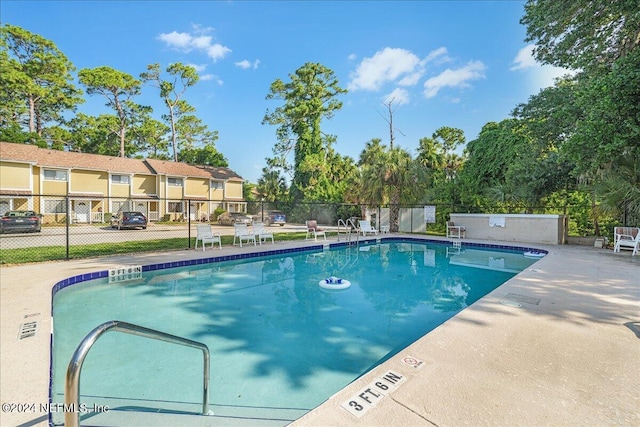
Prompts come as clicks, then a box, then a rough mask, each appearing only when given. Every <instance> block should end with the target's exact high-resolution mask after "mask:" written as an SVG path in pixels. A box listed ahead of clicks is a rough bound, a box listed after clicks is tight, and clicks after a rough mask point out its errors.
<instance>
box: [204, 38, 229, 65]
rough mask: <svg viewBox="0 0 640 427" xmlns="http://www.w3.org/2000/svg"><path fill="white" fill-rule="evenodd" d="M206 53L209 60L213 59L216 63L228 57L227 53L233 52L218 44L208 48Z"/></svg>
mask: <svg viewBox="0 0 640 427" xmlns="http://www.w3.org/2000/svg"><path fill="white" fill-rule="evenodd" d="M206 51H207V55H208V56H209V58H211V59H213V62H216V61H217V60H218V59H222V58H224V57H225V56H227V53H229V52H231V49H229V48H228V47H226V46H222V45H221V44H219V43H216V44H214V45H213V46H209V47H207V49H206Z"/></svg>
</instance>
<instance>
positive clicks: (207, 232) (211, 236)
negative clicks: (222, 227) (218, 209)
mask: <svg viewBox="0 0 640 427" xmlns="http://www.w3.org/2000/svg"><path fill="white" fill-rule="evenodd" d="M198 242H200V243H201V244H202V251H203V252H204V250H205V248H206V246H207V243H211V249H213V245H214V244H215V243H217V244H218V246H219V248H220V250H222V240H221V239H220V233H214V232H213V231H212V230H211V225H209V224H197V225H196V247H195V249H198Z"/></svg>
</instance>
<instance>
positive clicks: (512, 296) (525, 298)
mask: <svg viewBox="0 0 640 427" xmlns="http://www.w3.org/2000/svg"><path fill="white" fill-rule="evenodd" d="M504 297H505V299H509V300H511V301H518V302H524V303H526V304H533V305H538V304H540V299H539V298H531V297H528V296H525V295H520V294H511V293H510V294H507V295H505V296H504Z"/></svg>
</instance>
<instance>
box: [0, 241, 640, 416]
mask: <svg viewBox="0 0 640 427" xmlns="http://www.w3.org/2000/svg"><path fill="white" fill-rule="evenodd" d="M389 239H394V240H397V239H401V240H405V241H411V240H420V241H424V240H432V241H434V242H438V243H442V242H443V241H446V239H430V238H422V237H417V236H390V237H382V240H385V241H388V240H389ZM366 240H370V241H375V240H376V239H366ZM463 242H464V245H470V246H472V245H473V246H475V245H478V246H488V247H503V248H508V249H512V248H514V247H516V246H518V247H521V246H519V244H514V243H510V242H503V243H496V242H474V241H467V240H466V239H465V240H463ZM328 244H329V245H330V246H334V247H335V246H338V245H343V244H341V243H333V244H332V243H328ZM278 246H280V244H278ZM282 246H285V247H288V248H285V249H282V250H281V249H278V250H277V251H282V252H278V253H286V252H288V251H290V249H292V247H293V246H295V248H296V249H294V250H317V249H321V248H323V247H324V244H320V245H319V244H318V243H314V242H302V243H301V242H294V243H292V244H289V245H287V244H283V245H282ZM530 247H543V248H544V249H545V250H547V251H548V252H549V254H550V255H551V256H547V257H545V258H543V259H541V260H539V261H537V262H536V264H535V265H536V266H537V265H538V264H539V263H543V264H549V262H551V266H552V267H553V264H554V258H556V261H555V263H556V264H557V258H558V257H557V255H563V254H564V255H567V254H571V256H572V257H574V258H575V259H577V260H581V261H582V262H581V270H583V271H582V274H583V275H584V277H585V278H587V277H589V276H588V271H589V270H591V271H592V272H594V273H596V275H600V274H602V273H603V272H604V271H606V272H607V274H608V273H609V272H611V276H612V277H614V278H615V281H616V283H617V284H618V286H623V288H624V289H627V288H629V287H630V288H631V289H635V293H634V292H633V291H631V292H630V293H631V295H632V296H633V297H634V298H635V297H637V285H638V284H637V281H636V283H635V285H636V288H633V285H634V283H632V281H633V280H634V279H633V272H634V271H636V270H634V269H637V268H638V263H637V259H629V258H630V257H629V254H626V255H627V256H624V253H623V256H611V255H612V254H611V251H607V252H605V251H603V250H597V249H595V250H594V249H593V248H584V247H582V248H575V247H554V246H546V245H533V244H531V245H528V244H527V245H526V246H525V248H530ZM230 250H231V251H232V252H236V251H246V249H244V248H243V249H238V248H235V249H233V248H230ZM249 250H250V249H249ZM268 251H269V249H268V247H261V248H260V251H258V252H256V253H255V254H250V253H247V252H239V253H238V252H236V253H234V254H230V256H235V257H238V256H239V257H240V258H242V257H244V258H248V257H252V256H262V255H264V254H265V252H268ZM184 253H185V252H182V253H181V252H170V253H162V254H145V255H137V256H135V257H122V256H120V257H106V258H100V259H94V260H77V261H71V262H63V263H45V264H38V265H37V266H35V269H37V270H41V268H40V267H42V268H43V269H46V270H47V271H39V274H36V275H35V276H38V277H37V280H36V281H37V283H33V286H27V288H28V289H27V290H25V293H26V295H25V297H26V299H27V300H26V301H16V300H19V299H20V295H19V294H20V292H18V293H17V294H16V293H15V292H13V291H12V290H11V289H10V288H9V286H10V285H8V284H7V283H5V282H7V281H9V282H10V281H12V280H13V281H17V280H18V279H20V276H24V273H22V272H23V271H28V270H29V268H31V269H34V266H31V267H29V266H18V267H3V268H2V269H1V270H2V271H1V272H0V273H2V277H3V278H4V279H6V280H4V279H3V280H2V299H1V303H2V317H3V319H2V320H3V321H2V344H3V345H2V351H1V352H2V366H3V367H4V369H3V372H4V373H6V371H7V366H11V367H12V368H18V367H20V366H21V365H24V362H25V361H26V360H27V359H38V360H40V362H39V363H38V365H42V362H43V360H42V353H43V352H44V351H43V350H44V348H43V347H42V346H41V344H42V341H43V340H42V335H44V334H40V336H39V337H37V339H33V338H30V340H33V341H28V340H24V341H23V342H18V343H16V342H11V341H13V340H12V339H11V336H13V338H14V339H15V334H14V332H15V322H16V320H18V321H20V320H21V319H20V317H21V316H20V313H13V314H12V313H10V311H12V308H13V309H15V308H16V307H15V303H19V304H20V305H21V306H22V307H23V308H22V311H23V312H24V311H25V310H26V311H29V310H31V311H33V310H42V309H41V308H34V309H31V308H28V306H29V305H31V306H34V305H36V304H33V303H34V302H35V301H34V300H33V299H34V298H35V299H36V300H38V304H37V305H38V306H39V307H42V299H43V291H44V290H46V289H47V287H48V290H49V291H48V292H46V293H45V294H46V295H47V296H48V297H49V298H44V299H46V300H49V301H48V302H49V304H50V302H51V295H52V294H51V292H52V289H53V288H52V287H51V280H52V279H53V280H54V281H55V277H56V275H58V276H59V275H61V274H62V275H64V273H65V272H66V273H67V277H66V279H69V278H71V277H76V278H77V277H80V278H87V277H89V278H95V276H92V274H94V275H95V273H96V268H95V267H96V266H103V267H104V266H117V265H123V264H124V263H126V262H129V263H131V261H132V260H135V262H136V263H142V262H143V261H144V260H145V259H152V260H156V261H157V260H158V259H161V258H168V257H172V258H176V257H180V256H181V254H184ZM575 253H578V254H580V255H579V256H577V257H576V256H575ZM203 256H205V254H200V253H196V252H195V251H188V253H186V256H184V257H185V258H188V259H185V260H183V261H178V262H187V263H195V264H198V263H200V264H202V263H205V260H207V259H210V258H212V257H209V258H203ZM223 256H226V255H223ZM603 256H605V257H606V262H605V263H604V264H603V263H602V262H598V260H599V258H601V257H603ZM213 258H216V257H213ZM636 258H639V257H636ZM585 259H587V260H585ZM140 260H142V261H140ZM194 260H195V261H194ZM123 261H125V262H123ZM544 261H546V262H544ZM599 261H602V260H599ZM151 264H153V263H151ZM155 264H162V265H165V264H167V262H166V261H165V262H164V263H163V262H156V263H155ZM169 264H170V263H169ZM559 264H560V265H555V267H554V268H556V269H558V267H563V268H566V265H563V263H562V262H561V261H560V263H559ZM595 266H599V267H598V268H596V269H595V270H596V271H594V267H595ZM167 268H170V267H167ZM547 268H548V267H547ZM76 270H83V271H82V272H81V273H80V274H77V275H75V276H74V275H69V274H68V273H69V272H71V271H76ZM558 270H559V271H557V273H558V274H559V273H560V270H562V268H559V269H558ZM598 270H599V271H598ZM97 271H107V270H104V269H102V270H99V269H98V270H97ZM12 273H15V274H12ZM47 273H50V274H47ZM532 274H533V275H534V276H535V274H536V272H530V271H527V272H525V273H524V274H523V273H521V274H520V275H518V276H516V277H515V278H514V279H517V280H516V281H515V282H516V283H515V286H516V288H517V287H518V286H520V284H519V282H520V281H522V280H524V281H527V280H531V279H530V278H529V277H528V276H530V275H532ZM635 274H636V276H635V277H636V278H637V273H635ZM520 276H523V277H520ZM514 279H511V280H510V281H509V282H507V284H505V285H502V286H501V287H499V288H498V289H497V290H496V291H494V292H492V293H491V294H489V295H488V296H485V297H484V298H482V299H481V300H479V301H478V302H476V303H475V304H473V305H472V306H471V307H469V308H467V309H465V310H463V311H462V312H461V313H459V314H458V315H457V316H455V317H454V318H452V319H450V320H449V321H448V322H445V324H444V325H442V326H441V327H439V328H437V329H436V330H434V331H432V332H431V333H430V334H427V336H425V337H423V338H422V339H421V340H419V341H418V342H416V343H414V344H413V345H412V346H410V347H408V348H407V349H406V350H405V351H403V352H401V353H402V356H406V353H405V352H407V351H409V352H413V354H412V356H415V357H416V358H421V360H424V361H425V366H427V365H428V366H431V367H433V366H434V365H437V359H434V357H433V356H430V357H427V356H429V352H428V351H426V352H425V351H424V350H421V346H422V345H424V343H423V341H427V342H429V341H433V339H436V338H433V337H436V336H437V337H438V338H437V339H438V340H440V341H442V340H445V341H447V339H446V337H444V338H443V337H441V336H440V335H441V334H442V333H441V332H440V330H441V329H446V330H449V329H451V328H452V326H451V325H452V324H456V328H457V329H459V330H461V329H460V326H461V325H460V323H462V326H464V322H465V321H467V318H473V317H474V316H477V315H478V313H477V311H478V310H477V309H478V307H481V306H484V305H486V304H488V303H489V302H488V301H493V300H495V298H496V296H495V295H493V294H494V293H495V292H497V291H498V290H500V289H502V288H503V287H505V286H507V285H509V284H510V282H511V281H514ZM603 279H606V280H609V279H608V278H606V277H605V278H603ZM63 280H64V279H63ZM77 280H78V279H74V280H73V282H74V283H76V282H77ZM58 282H60V280H58ZM620 283H621V284H622V285H620ZM512 285H514V284H510V285H509V287H510V286H512ZM516 290H517V289H516ZM503 291H504V290H503ZM501 292H502V291H501ZM520 292H521V290H520ZM625 292H629V291H625ZM5 297H7V298H5ZM487 299H488V301H485V300H487ZM624 300H625V301H624V303H623V304H621V306H622V307H619V308H621V309H624V310H622V311H624V312H626V313H627V317H628V318H631V317H633V316H629V315H628V314H629V310H630V309H631V310H633V309H635V310H636V312H635V313H634V314H636V313H637V308H638V307H637V298H636V299H635V300H633V301H632V302H633V304H630V301H627V299H624ZM493 303H495V301H493ZM614 303H618V304H619V302H618V301H614ZM12 305H13V307H12ZM25 307H27V308H25ZM500 308H501V310H504V309H506V310H513V308H510V307H505V308H503V307H500ZM49 309H50V307H49ZM13 311H15V310H13ZM42 311H44V310H42ZM523 311H525V310H523ZM527 311H528V310H527ZM15 314H18V315H17V316H16V315H15ZM31 314H33V313H31ZM38 314H40V315H41V314H42V313H40V312H39V313H38ZM47 314H49V315H50V312H49V313H47ZM480 314H482V313H480ZM28 315H29V314H26V315H23V316H28ZM42 317H44V316H42ZM24 318H26V317H22V319H24ZM632 320H633V319H632ZM41 321H42V323H44V324H46V323H47V322H46V319H43V318H41ZM635 321H638V319H637V318H636V319H635ZM49 322H50V319H49ZM49 326H50V325H49ZM617 326H620V325H617ZM10 328H12V330H13V333H12V331H10V330H9V329H10ZM616 330H617V329H616ZM617 332H618V333H619V331H618V330H617ZM624 332H625V334H623V335H624V337H625V338H627V339H624V340H623V342H625V343H626V342H627V341H629V344H628V345H636V346H637V339H638V338H637V337H636V336H632V337H631V338H628V337H627V335H633V334H632V333H631V332H630V331H629V330H628V329H627V330H626V331H624ZM46 341H49V340H46ZM5 343H6V344H9V345H5ZM36 343H40V345H38V344H36ZM49 345H50V342H46V347H49ZM19 347H23V348H19ZM32 347H33V348H34V349H35V350H33V351H32V350H29V349H30V348H32ZM37 348H40V350H37ZM47 350H49V349H47ZM13 351H15V353H12V354H9V353H8V352H13ZM30 352H31V354H30ZM47 353H49V354H50V351H48V352H47ZM35 356H38V357H35ZM400 356H401V354H400V353H399V354H398V355H397V357H394V358H392V359H390V360H389V361H387V362H385V363H384V364H382V365H380V366H379V367H378V368H376V369H374V370H373V371H371V372H370V373H368V374H366V375H365V376H363V377H362V378H360V379H359V380H356V381H355V382H354V383H353V384H352V385H350V386H349V387H347V388H345V389H344V390H343V391H341V392H339V393H338V394H336V395H334V396H333V397H331V398H330V399H328V400H327V401H326V402H325V403H324V404H323V405H320V407H318V408H317V409H315V410H314V411H312V412H310V413H309V414H307V415H305V416H304V417H302V418H300V419H299V420H297V421H295V422H294V423H293V424H295V425H326V424H331V425H359V424H361V425H364V424H366V425H375V424H376V423H380V424H381V425H382V424H388V421H390V420H391V421H392V420H393V419H394V418H392V419H389V418H388V417H389V416H390V415H389V414H390V413H396V412H398V413H401V414H402V419H404V420H405V421H407V420H411V419H413V420H414V421H416V422H418V423H424V422H425V421H426V420H429V421H430V422H432V421H431V420H432V419H433V420H434V419H436V418H437V417H433V416H429V415H428V414H424V413H423V412H424V409H425V408H424V407H423V408H422V411H421V410H420V405H418V406H415V405H416V399H415V398H414V399H413V401H414V403H410V402H409V400H411V399H410V398H409V399H408V401H406V402H405V401H404V395H405V394H406V392H407V391H408V390H409V389H412V388H413V387H415V386H416V383H418V382H416V381H414V380H413V377H412V376H409V375H408V374H412V375H414V374H416V373H418V374H420V373H423V372H426V371H427V370H426V369H422V370H420V371H415V372H413V371H412V370H409V371H406V374H407V375H408V376H407V378H408V380H407V382H406V384H405V385H403V386H402V387H401V388H399V389H398V390H397V391H396V392H394V393H393V395H391V397H390V398H388V399H385V400H384V401H382V402H381V403H380V404H379V405H376V407H375V408H373V409H371V411H368V412H367V414H365V415H364V416H363V417H361V418H357V417H355V416H353V415H351V414H350V413H348V412H347V411H346V410H345V409H344V408H343V407H341V406H340V405H341V403H344V402H340V399H348V398H349V397H350V396H351V395H352V394H353V390H354V387H355V388H357V387H359V386H361V385H362V384H364V385H366V381H367V380H369V379H370V377H371V375H379V374H380V372H379V369H387V368H388V366H393V369H396V370H397V371H398V372H400V373H401V374H403V375H405V370H403V369H405V368H406V367H405V366H403V365H398V360H397V359H398V357H400ZM629 359H632V358H631V357H630V358H629ZM47 362H49V357H46V358H45V364H47V365H48V363H47ZM426 362H428V363H426ZM400 363H402V361H400ZM629 363H630V361H627V363H626V364H623V366H628V365H629ZM47 368H48V367H47ZM628 368H630V369H635V370H636V372H638V370H637V369H638V367H637V364H635V365H631V366H628ZM37 371H39V372H40V373H42V371H41V369H40V368H38V369H37ZM47 371H48V369H47ZM430 375H431V376H432V377H433V376H434V374H433V372H431V373H430ZM37 376H38V375H37V374H36V375H17V376H16V375H13V376H12V375H2V402H3V403H5V402H10V403H17V402H22V403H28V402H34V403H38V404H39V403H46V397H45V398H44V401H45V402H43V393H42V390H41V389H39V390H34V387H36V388H38V387H37V386H36V384H37V383H40V384H41V383H42V378H39V379H38V380H37V381H33V383H30V382H29V377H37ZM632 378H633V376H632ZM432 379H433V378H432ZM21 380H22V381H21ZM440 380H441V379H440ZM24 381H26V382H27V384H24ZM363 381H364V382H365V383H363ZM47 382H48V379H47ZM11 383H13V385H19V387H15V391H13V392H12V391H11V385H10V384H11ZM638 383H639V381H638V378H633V379H632V380H627V381H626V384H625V385H626V386H627V390H628V391H630V390H634V389H635V390H638V388H639V387H640V386H639V384H638ZM25 391H26V392H25ZM20 393H22V394H20ZM349 393H351V394H349ZM431 394H433V393H431ZM45 395H46V392H45ZM637 395H639V394H636V396H637ZM631 396H633V394H631ZM419 400H420V399H417V401H419ZM436 400H437V399H436ZM605 400H607V401H610V399H605ZM336 402H338V403H336ZM468 403H469V402H467V404H466V406H469V404H468ZM609 403H610V402H609ZM587 406H588V405H587ZM623 406H624V405H623ZM613 407H614V408H616V410H618V412H619V413H621V414H623V416H624V417H625V418H624V419H625V420H628V421H633V422H636V421H637V415H635V414H634V415H633V416H632V414H631V413H629V411H628V408H620V405H613ZM383 408H386V409H383ZM427 412H428V411H427ZM459 412H460V409H459V408H458V410H456V411H453V412H452V413H453V414H455V413H459ZM591 412H593V411H591ZM35 415H39V416H34V414H30V413H21V414H17V413H5V412H3V413H2V414H1V416H2V420H3V422H2V424H3V425H4V421H5V420H6V421H7V423H11V422H12V421H13V422H15V423H16V424H18V423H20V422H22V423H29V424H28V425H39V424H40V423H43V424H42V425H46V423H47V419H48V418H47V419H43V418H42V416H43V414H35ZM440 416H442V417H443V420H442V421H440V422H437V423H436V424H438V425H440V424H443V425H446V424H450V423H451V422H450V421H451V419H452V418H451V416H448V417H447V416H444V415H442V414H440ZM634 416H635V417H636V418H634ZM405 417H406V418H405ZM479 419H480V420H481V421H482V418H479ZM447 420H449V422H447ZM492 420H499V417H498V418H491V419H490V420H487V419H484V422H480V424H485V425H502V423H500V422H498V423H492V422H491V421H492ZM596 420H597V421H600V422H602V421H603V420H605V421H606V422H605V423H609V422H611V419H610V418H604V419H603V418H601V417H600V418H596ZM519 421H520V424H519V425H531V424H532V423H531V422H529V421H531V418H529V419H528V421H527V418H526V417H525V418H522V419H519ZM548 421H549V420H548ZM565 421H566V420H565ZM576 421H577V418H576ZM553 423H554V424H555V422H553ZM623 423H624V422H623ZM392 424H393V422H392ZM403 424H407V422H403ZM409 424H411V422H409ZM453 424H456V423H455V422H454V423H453ZM561 424H562V423H561ZM636 424H637V422H636ZM514 425H518V423H517V422H516V423H515V424H514Z"/></svg>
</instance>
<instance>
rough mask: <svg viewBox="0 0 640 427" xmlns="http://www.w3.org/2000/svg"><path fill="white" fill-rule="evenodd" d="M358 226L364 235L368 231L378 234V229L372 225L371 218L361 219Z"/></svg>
mask: <svg viewBox="0 0 640 427" xmlns="http://www.w3.org/2000/svg"><path fill="white" fill-rule="evenodd" d="M358 226H359V227H360V232H361V233H362V235H363V236H366V235H367V233H371V234H373V235H375V236H377V235H378V230H376V229H375V228H373V227H372V226H371V221H369V220H365V219H361V220H359V221H358Z"/></svg>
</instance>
